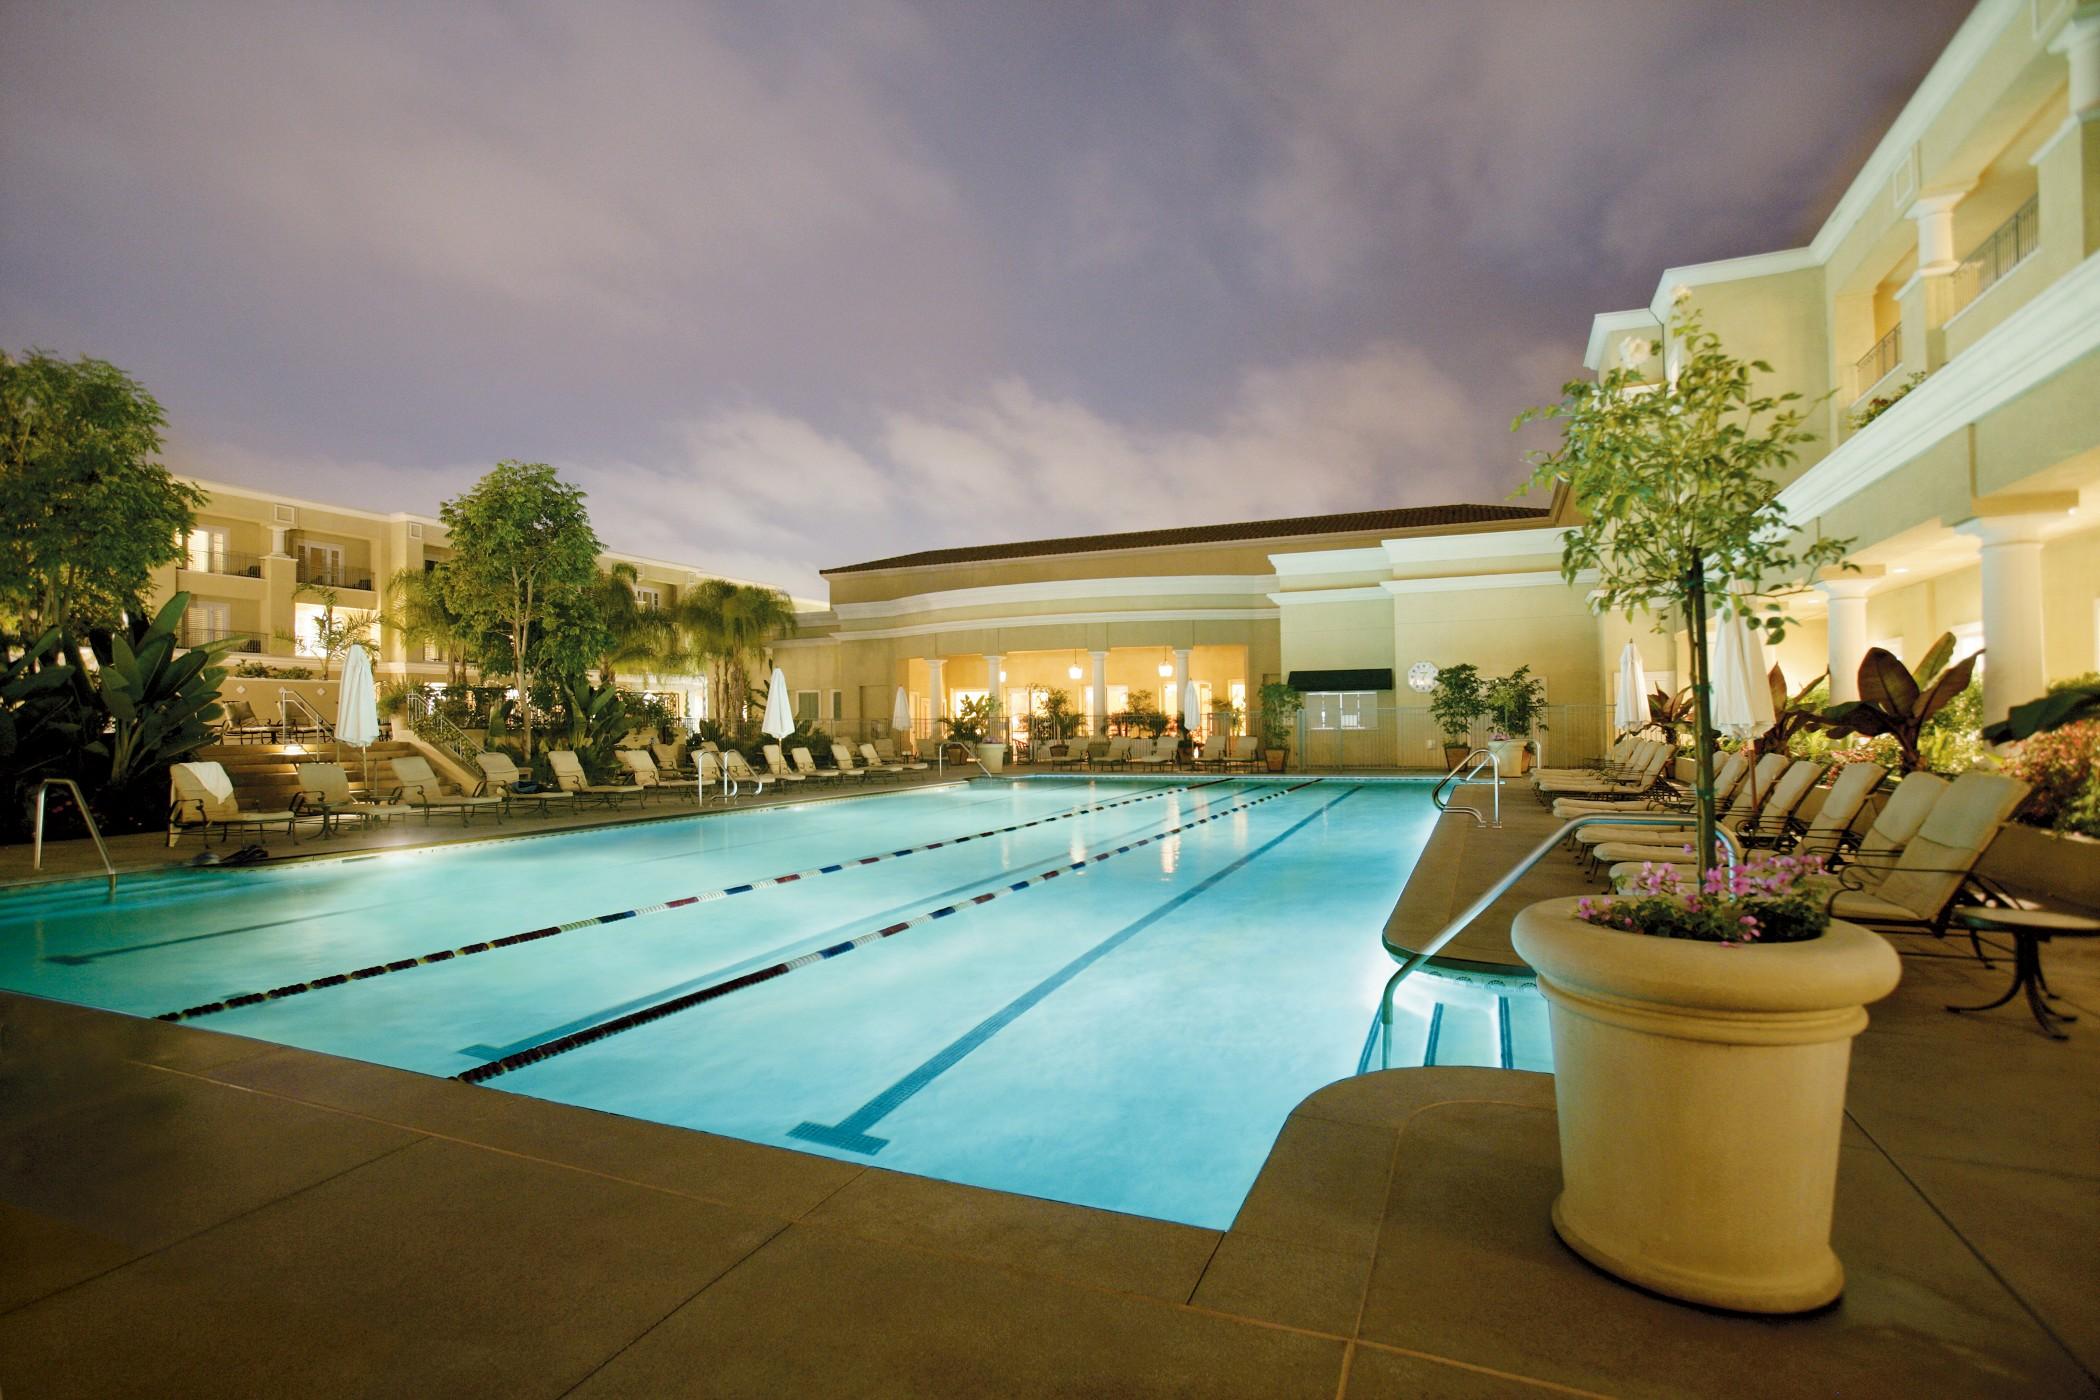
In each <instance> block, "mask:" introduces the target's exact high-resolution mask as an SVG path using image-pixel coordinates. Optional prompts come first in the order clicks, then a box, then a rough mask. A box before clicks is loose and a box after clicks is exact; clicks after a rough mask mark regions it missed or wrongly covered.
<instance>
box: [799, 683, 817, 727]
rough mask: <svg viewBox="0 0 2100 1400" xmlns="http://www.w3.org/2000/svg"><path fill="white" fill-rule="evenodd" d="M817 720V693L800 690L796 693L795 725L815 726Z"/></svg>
mask: <svg viewBox="0 0 2100 1400" xmlns="http://www.w3.org/2000/svg"><path fill="white" fill-rule="evenodd" d="M816 720H817V692H816V691H814V690H798V691H796V692H795V723H796V724H814V723H816Z"/></svg>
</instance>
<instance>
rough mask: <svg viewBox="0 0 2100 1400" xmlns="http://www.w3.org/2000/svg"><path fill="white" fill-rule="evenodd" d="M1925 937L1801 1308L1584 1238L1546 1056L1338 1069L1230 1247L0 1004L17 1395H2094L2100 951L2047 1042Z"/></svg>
mask: <svg viewBox="0 0 2100 1400" xmlns="http://www.w3.org/2000/svg"><path fill="white" fill-rule="evenodd" d="M1453 820H1454V819H1446V823H1445V824H1446V825H1449V824H1451V822H1452V821H1453ZM1506 839H1507V840H1508V841H1510V842H1512V843H1521V844H1522V845H1529V844H1530V841H1529V840H1528V839H1525V836H1524V833H1523V832H1522V831H1521V830H1511V831H1510V832H1509V833H1508V835H1507V838H1506ZM303 849H304V847H303V846H302V850H303ZM1432 854H1433V853H1432ZM1487 856H1488V852H1487V850H1486V849H1485V845H1484V844H1483V846H1482V848H1481V849H1478V850H1475V851H1474V852H1473V858H1474V859H1475V860H1485V859H1487ZM1507 859H1508V856H1507V854H1506V853H1505V855H1504V856H1503V863H1504V864H1505V865H1506V864H1507ZM1442 863H1443V862H1442V858H1441V857H1438V858H1437V859H1436V860H1435V861H1434V862H1431V861H1430V860H1429V859H1428V857H1427V855H1425V866H1430V867H1431V868H1430V869H1429V870H1428V874H1429V875H1430V876H1431V877H1432V878H1434V877H1435V876H1436V873H1437V872H1436V869H1435V868H1434V867H1435V866H1440V865H1441V864H1442ZM1542 870H1553V871H1558V872H1559V873H1560V878H1561V879H1562V880H1563V881H1564V882H1566V881H1571V880H1572V879H1573V866H1572V865H1571V864H1570V863H1568V862H1564V861H1562V862H1550V863H1549V865H1548V866H1545V867H1542ZM1469 878H1470V877H1469ZM1566 887H1572V885H1568V886H1566ZM1552 892H1553V893H1562V892H1565V888H1556V889H1555V890H1553V891H1552ZM1902 943H1903V946H1904V949H1905V951H1906V953H1908V954H1910V956H1907V957H1906V958H1905V968H1904V972H1905V976H1904V981H1903V984H1902V985H1901V986H1900V987H1899V988H1898V990H1897V992H1896V994H1895V995H1894V996H1893V997H1891V998H1890V999H1889V1000H1888V1001H1887V1002H1885V1003H1882V1004H1881V1005H1879V1006H1877V1007H1875V1008H1873V1024H1872V1026H1871V1027H1870V1029H1869V1030H1868V1031H1867V1032H1866V1034H1865V1035H1863V1036H1862V1037H1861V1038H1860V1040H1859V1041H1858V1042H1857V1045H1856V1050H1855V1057H1854V1073H1853V1078H1852V1083H1851V1089H1850V1096H1849V1102H1848V1110H1849V1111H1848V1119H1849V1121H1848V1124H1847V1128H1846V1134H1845V1147H1844V1152H1843V1162H1842V1167H1841V1172H1840V1180H1839V1200H1838V1217H1837V1246H1838V1249H1839V1252H1840V1254H1841V1255H1842V1256H1843V1257H1844V1259H1845V1262H1846V1265H1847V1269H1848V1273H1849V1284H1848V1289H1847V1293H1846V1296H1845V1298H1844V1299H1843V1300H1842V1301H1841V1302H1840V1303H1839V1304H1838V1305H1836V1306H1835V1307H1833V1308H1831V1309H1829V1310H1826V1311H1825V1312H1823V1313H1821V1314H1817V1315H1814V1316H1811V1317H1807V1318H1801V1319H1793V1320H1765V1319H1751V1318H1741V1317H1731V1316H1725V1315H1720V1314H1715V1313H1709V1312H1705V1311H1702V1310H1699V1309H1695V1308H1689V1307H1684V1306H1681V1305H1678V1304H1673V1303H1669V1302H1665V1301H1663V1300H1660V1299H1656V1298H1653V1297H1650V1296H1648V1295H1645V1294H1642V1293H1639V1292H1636V1291H1634V1290H1632V1289H1629V1288H1626V1287H1623V1286H1621V1285H1619V1284H1617V1283H1615V1282H1613V1281H1611V1280H1609V1279H1607V1278H1605V1277H1604V1276H1603V1275H1601V1274H1598V1273H1597V1272H1595V1271H1594V1270H1592V1269H1590V1268H1589V1267H1588V1266H1587V1265H1585V1264H1583V1263H1581V1262H1580V1261H1579V1260H1578V1259H1576V1258H1575V1257H1574V1256H1573V1255H1572V1254H1570V1253H1569V1252H1568V1251H1566V1250H1565V1249H1564V1248H1562V1247H1561V1246H1560V1244H1559V1243H1558V1241H1557V1240H1556V1239H1555V1237H1554V1235H1553V1232H1552V1230H1551V1227H1550V1225H1549V1224H1548V1221H1547V1207H1548V1205H1549V1204H1550V1201H1551V1199H1552V1196H1553V1194H1554V1192H1555V1191H1556V1189H1557V1184H1558V1151H1557V1144H1556V1141H1555V1129H1554V1118H1553V1097H1552V1088H1553V1086H1552V1080H1551V1079H1550V1078H1548V1077H1545V1076H1540V1075H1532V1074H1525V1073H1521V1072H1517V1071H1502V1070H1468V1069H1426V1070H1395V1071H1389V1072H1386V1073H1383V1074H1377V1075H1370V1076H1365V1077H1363V1078H1359V1079H1352V1080H1345V1081H1342V1082H1340V1083H1337V1084H1334V1085H1330V1086H1328V1087H1327V1088H1325V1089H1322V1090H1319V1091H1318V1092H1316V1093H1315V1094H1313V1095H1311V1096H1310V1097H1309V1098H1308V1099H1307V1100H1306V1101H1305V1102H1304V1103H1303V1104H1302V1105H1300V1107H1299V1108H1298V1109H1297V1111H1296V1112H1295V1113H1293V1114H1292V1115H1291V1116H1290V1117H1289V1119H1288V1120H1287V1121H1286V1122H1284V1123H1282V1124H1280V1125H1279V1136H1278V1138H1277V1141H1276V1144H1275V1146H1274V1148H1273V1150H1272V1152H1271V1155H1270V1157H1269V1160H1268V1162H1267V1164H1266V1166H1265V1167H1264V1169H1263V1171H1262V1173H1261V1176H1260V1178H1259V1180H1258V1181H1257V1182H1256V1184H1255V1186H1254V1189H1253V1191H1252V1192H1251V1193H1250V1195H1249V1197H1248V1200H1247V1202H1246V1204H1245V1205H1244V1206H1243V1208H1242V1209H1241V1211H1240V1212H1239V1215H1238V1217H1237V1218H1236V1219H1235V1221H1234V1223H1233V1225H1232V1227H1231V1229H1229V1230H1227V1231H1222V1232H1221V1231H1214V1230H1202V1229H1195V1228H1191V1227H1187V1226H1181V1225H1175V1224H1170V1223H1166V1222H1162V1221H1157V1220H1148V1219H1144V1218H1140V1217H1134V1216H1127V1215H1117V1214H1113V1213H1109V1212H1104V1211H1098V1210H1090V1209H1086V1208H1083V1207H1077V1206H1069V1205H1063V1204H1060V1203H1056V1202H1050V1201H1043V1200H1037V1199H1033V1198H1028V1197H1022V1196H1015V1195H1010V1194H1006V1193H1002V1192H996V1191H986V1190H980V1189H976V1188H971V1187H964V1186H957V1185H952V1184H949V1183H944V1182H937V1181H930V1180H925V1179H922V1178H917V1177H912V1176H907V1175H903V1174H900V1173H896V1172H891V1171H886V1170H884V1169H882V1168H881V1167H879V1166H867V1165H862V1164H859V1163H843V1162H836V1161H832V1160H829V1159H826V1158H821V1157H816V1156H810V1155H805V1154H802V1153H797V1152H792V1151H785V1150H781V1149H776V1148H771V1147H764V1146H757V1145H753V1144H749V1143H744V1142H740V1141H737V1140H734V1139H729V1138H724V1137H719V1136H716V1135H713V1134H708V1133H702V1132H694V1131H688V1130H683V1129H677V1128H669V1127H663V1126H660V1125H656V1124H651V1123H645V1122H639V1121H636V1120H631V1119H625V1118H619V1117H614V1116H610V1115H605V1114H600V1113H595V1112H591V1111H589V1110H584V1109H576V1108H570V1107H567V1106H563V1105H557V1104H553V1103H547V1102H542V1101H539V1100H535V1099H529V1098H524V1097H521V1096H513V1095H510V1094H507V1093H504V1092H501V1091H500V1090H494V1089H483V1088H475V1087H471V1086H467V1085H463V1084H459V1083H455V1082H452V1081H449V1080H440V1079H433V1078H429V1077H426V1076H422V1075H416V1074H412V1073H407V1072H404V1071H398V1070H393V1069H387V1068H382V1067H379V1066H374V1065H369V1064H364V1063H361V1062H357V1061H350V1060H342V1059H335V1058H331V1057H328V1056H323V1055H317V1054H313V1053H310V1052H307V1051H302V1050H294V1049H288V1048H285V1047H281V1046H277V1045H273V1044H269V1043H266V1042H261V1041H254V1040H248V1039H244V1038H240V1037H235V1036H229V1035H224V1034H221V1033H217V1032H213V1031H209V1030H203V1029H195V1028H189V1027H179V1026H171V1025H165V1024H162V1023H159V1022H152V1021H141V1020H136V1019H133V1018H129V1017H124V1016H118V1015H114V1014H111V1013H106V1012H100V1011H93V1010H88V1009H84V1008H78V1007H73V1006H68V1005H64V1004H61V1003H56V1002H50V1001H44V1000H40V999H37V998H33V997H27V996H20V995H16V994H11V993H0V1390H4V1391H5V1392H6V1393H7V1394H9V1395H35V1396H45V1395H52V1396H66V1395H108V1394H127V1393H135V1394H155V1395H213V1396H220V1395H270V1396H277V1395H288V1394H297V1395H393V1394H403V1393H412V1394H416V1395H419V1396H423V1395H455V1394H457V1395H468V1394H503V1395H528V1396H529V1395H547V1396H554V1395H566V1394H575V1395H579V1396H614V1395H650V1396H654V1395H666V1394H696V1395H777V1394H783V1393H804V1394H815V1395H832V1394H855V1395H929V1394H958V1395H984V1394H999V1395H1071V1394H1093V1395H1204V1396H1211V1395H1250V1396H1252V1395H1259V1396H1287V1395H1308V1396H1344V1395H1346V1396H1396V1395H1433V1396H1475V1395H1479V1396H1487V1395H1542V1394H1555V1393H1558V1394H1568V1393H1576V1394H1612V1395H1642V1396H1649V1395H1653V1396H1664V1395H1703V1394H1712V1393H1714V1392H1715V1391H1716V1390H1717V1389H1725V1390H1726V1391H1727V1392H1729V1393H1731V1394H1741V1395H1765V1394H1769V1395H1799V1394H1840V1393H1842V1394H1846V1395H1892V1396H1893V1395H1902V1396H1913V1395H1921V1394H1930V1395H1934V1396H1950V1395H1970V1394H1974V1395H2008V1394H2021V1395H2092V1394H2095V1393H2100V1385H2096V1383H2095V1373H2096V1371H2100V1247H2096V1245H2095V1243H2094V1242H2095V1241H2096V1240H2100V950H2096V949H2093V948H2092V947H2091V946H2090V945H2089V944H2071V945H2057V946H2055V947H2052V948H2051V949H2050V950H2049V972H2050V979H2051V982H2052V984H2053V985H2054V986H2055V987H2056V988H2057V990H2058V992H2059V993H2060V995H2061V996H2062V997H2063V998H2064V999H2066V1000H2067V1001H2069V1002H2070V1003H2072V1004H2073V1006H2074V1009H2076V1010H2079V1011H2081V1012H2083V1013H2085V1014H2086V1019H2085V1020H2084V1021H2082V1022H2081V1023H2080V1024H2079V1025H2078V1026H2075V1027H2073V1028H2072V1029H2073V1038H2072V1039H2071V1040H2069V1041H2065V1042H2054V1041H2050V1040H2047V1039H2045V1038H2044V1037H2042V1036H2041V1035H2040V1034H2039V1033H2038V1032H2037V1031H2036V1030H2035V1028H2034V1026H2033V1024H2032V1022H2031V1021H2029V1020H2028V1019H2027V1018H2026V1016H2025V1015H2024V1013H2023V1012H2021V1011H2020V1010H2019V1009H2018V1008H2010V1007H2009V1008H2006V1009H2004V1010H2001V1011H1999V1012H1994V1013H1990V1014H1987V1015H1982V1016H1974V1017H1968V1016H1950V1015H1948V1014H1946V1012H1945V1011H1943V1010H1942V1009H1941V1007H1942V1005H1943V1004H1944V1003H1946V1002H1949V1001H1977V1000H1985V999H1988V996H1990V995H1995V994H1996V992H1997V991H1998V990H1999V989H2001V988H2002V986H2003V984H2004V982H2005V980H2006V979H2007V978H2008V977H2009V975H2010V973H2009V969H2007V968H2006V967H2005V965H2004V964H2002V963H2001V964H2000V966H1999V967H1998V968H1997V969H1996V970H1986V969H1984V968H1982V967H1981V966H1980V965H1979V964H1976V963H1975V962H1974V961H1973V960H1971V959H1968V958H1967V957H1966V956H1960V955H1955V951H1954V950H1953V949H1952V948H1950V947H1947V946H1944V945H1937V944H1933V943H1932V942H1931V941H1930V940H1925V939H1907V940H1902ZM1716 1189H1726V1184H1725V1182H1724V1183H1718V1184H1717V1188H1716Z"/></svg>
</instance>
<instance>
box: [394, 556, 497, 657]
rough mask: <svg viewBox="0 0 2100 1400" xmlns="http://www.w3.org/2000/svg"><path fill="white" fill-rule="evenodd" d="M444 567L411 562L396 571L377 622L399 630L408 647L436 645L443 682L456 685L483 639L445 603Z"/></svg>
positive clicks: (478, 649)
mask: <svg viewBox="0 0 2100 1400" xmlns="http://www.w3.org/2000/svg"><path fill="white" fill-rule="evenodd" d="M444 567H445V566H444V565H443V564H442V563H439V564H437V565H435V566H434V567H431V568H427V569H424V568H417V567H415V566H413V565H411V566H410V567H408V568H405V569H401V570H399V571H398V572H396V573H395V575H394V576H393V577H392V578H390V579H388V580H387V585H386V598H387V605H386V609H385V611H384V612H382V613H381V614H380V621H381V623H382V624H383V625H385V626H387V627H391V628H393V629H394V630H395V631H397V632H399V633H400V634H401V637H402V640H403V641H404V642H405V643H406V644H407V645H408V646H409V647H411V648H414V647H419V646H425V645H428V646H434V647H436V648H437V650H438V654H439V655H440V656H442V657H443V658H444V659H445V681H446V683H447V684H448V685H453V686H459V685H464V684H466V679H467V665H468V663H469V662H472V661H475V660H476V657H477V654H478V653H479V651H480V649H481V645H482V642H483V641H484V638H483V637H482V635H481V633H480V632H478V631H477V630H476V629H475V628H474V627H473V626H472V625H471V624H469V623H468V622H467V621H466V620H465V619H463V618H461V617H460V616H459V615H458V614H457V613H455V612H453V611H452V609H451V608H450V607H449V606H448V605H447V604H446V602H445V589H444V580H443V578H442V577H441V576H440V571H441V570H443V568H444Z"/></svg>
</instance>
